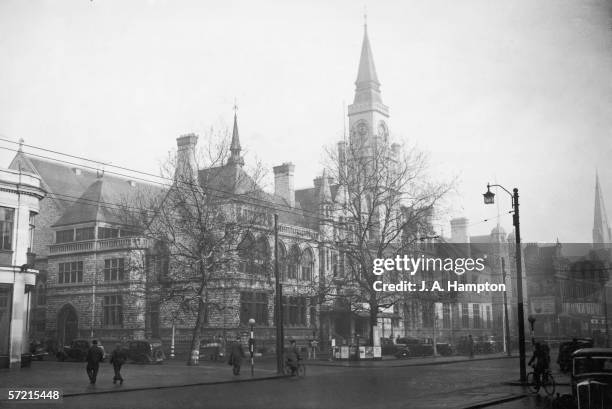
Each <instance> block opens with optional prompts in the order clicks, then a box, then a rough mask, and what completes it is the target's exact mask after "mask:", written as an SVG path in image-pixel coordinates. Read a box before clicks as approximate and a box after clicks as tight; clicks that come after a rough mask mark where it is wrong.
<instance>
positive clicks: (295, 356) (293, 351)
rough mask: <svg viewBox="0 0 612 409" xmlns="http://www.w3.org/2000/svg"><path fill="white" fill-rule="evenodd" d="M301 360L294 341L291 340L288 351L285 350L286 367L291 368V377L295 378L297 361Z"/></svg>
mask: <svg viewBox="0 0 612 409" xmlns="http://www.w3.org/2000/svg"><path fill="white" fill-rule="evenodd" d="M301 360H302V357H301V356H300V353H299V351H298V349H297V345H296V344H295V340H294V339H292V340H291V341H290V342H289V349H288V350H287V365H288V366H289V368H291V376H295V375H296V374H297V370H298V364H299V361H301Z"/></svg>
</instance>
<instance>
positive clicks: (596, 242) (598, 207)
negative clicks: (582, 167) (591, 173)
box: [593, 172, 612, 249]
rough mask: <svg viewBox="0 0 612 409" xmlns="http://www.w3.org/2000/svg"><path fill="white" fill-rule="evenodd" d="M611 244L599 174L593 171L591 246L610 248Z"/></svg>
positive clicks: (610, 233)
mask: <svg viewBox="0 0 612 409" xmlns="http://www.w3.org/2000/svg"><path fill="white" fill-rule="evenodd" d="M611 246H612V232H611V230H610V225H609V224H608V215H607V214H606V207H605V205H604V200H603V195H602V193H601V186H600V185H599V174H598V173H597V172H595V212H594V218H593V247H594V248H596V249H598V248H610V247H611Z"/></svg>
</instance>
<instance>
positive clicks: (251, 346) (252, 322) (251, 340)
mask: <svg viewBox="0 0 612 409" xmlns="http://www.w3.org/2000/svg"><path fill="white" fill-rule="evenodd" d="M249 325H250V326H251V334H250V336H249V352H250V353H251V376H253V375H255V363H254V362H253V353H254V352H255V338H254V337H253V325H255V319H253V318H249Z"/></svg>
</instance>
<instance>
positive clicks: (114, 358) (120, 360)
mask: <svg viewBox="0 0 612 409" xmlns="http://www.w3.org/2000/svg"><path fill="white" fill-rule="evenodd" d="M125 361H127V355H126V353H125V351H124V350H123V349H122V348H121V344H117V345H115V349H114V350H113V353H112V354H111V358H110V363H111V364H112V365H113V371H115V375H114V376H113V384H116V383H117V381H119V385H123V377H122V376H121V367H122V366H123V364H124V363H125Z"/></svg>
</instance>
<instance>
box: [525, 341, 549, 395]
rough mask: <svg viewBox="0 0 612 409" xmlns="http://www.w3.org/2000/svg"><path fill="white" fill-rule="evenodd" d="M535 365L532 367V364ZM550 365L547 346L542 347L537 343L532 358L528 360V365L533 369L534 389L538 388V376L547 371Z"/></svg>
mask: <svg viewBox="0 0 612 409" xmlns="http://www.w3.org/2000/svg"><path fill="white" fill-rule="evenodd" d="M534 361H535V364H533V365H532V362H534ZM549 363H550V354H549V353H548V345H542V344H540V343H539V342H536V343H535V349H534V350H533V356H532V357H531V359H530V360H529V363H528V365H531V366H532V367H533V374H534V378H535V382H536V388H539V387H540V376H541V375H543V374H544V373H546V371H548V366H549Z"/></svg>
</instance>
